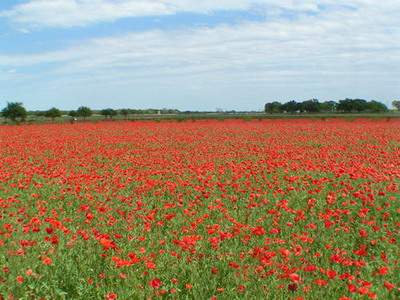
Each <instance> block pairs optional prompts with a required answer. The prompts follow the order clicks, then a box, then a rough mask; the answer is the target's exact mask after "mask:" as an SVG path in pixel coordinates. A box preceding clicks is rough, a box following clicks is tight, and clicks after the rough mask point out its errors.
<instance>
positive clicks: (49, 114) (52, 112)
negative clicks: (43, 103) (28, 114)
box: [44, 107, 61, 121]
mask: <svg viewBox="0 0 400 300" xmlns="http://www.w3.org/2000/svg"><path fill="white" fill-rule="evenodd" d="M44 116H45V117H46V118H51V119H52V120H53V121H54V119H55V118H59V117H61V111H60V110H59V109H57V108H55V107H53V108H51V109H49V110H48V111H46V112H45V113H44Z"/></svg>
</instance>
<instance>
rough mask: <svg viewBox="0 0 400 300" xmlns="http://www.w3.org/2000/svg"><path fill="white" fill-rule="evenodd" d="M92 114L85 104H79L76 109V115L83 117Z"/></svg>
mask: <svg viewBox="0 0 400 300" xmlns="http://www.w3.org/2000/svg"><path fill="white" fill-rule="evenodd" d="M92 114H93V112H92V110H91V109H90V108H89V107H86V106H81V107H79V108H78V109H77V111H76V116H77V117H82V118H83V119H86V118H88V117H90V116H91V115H92Z"/></svg>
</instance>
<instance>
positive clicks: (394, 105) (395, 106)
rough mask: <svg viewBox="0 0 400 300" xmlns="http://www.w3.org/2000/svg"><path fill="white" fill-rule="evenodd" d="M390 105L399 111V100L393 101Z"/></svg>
mask: <svg viewBox="0 0 400 300" xmlns="http://www.w3.org/2000/svg"><path fill="white" fill-rule="evenodd" d="M392 105H393V107H394V108H395V109H397V110H400V100H394V101H393V102H392Z"/></svg>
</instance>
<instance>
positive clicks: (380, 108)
mask: <svg viewBox="0 0 400 300" xmlns="http://www.w3.org/2000/svg"><path fill="white" fill-rule="evenodd" d="M368 111H370V112H376V113H379V112H386V111H388V108H387V106H386V105H385V104H383V103H381V102H378V101H375V100H372V101H370V102H368Z"/></svg>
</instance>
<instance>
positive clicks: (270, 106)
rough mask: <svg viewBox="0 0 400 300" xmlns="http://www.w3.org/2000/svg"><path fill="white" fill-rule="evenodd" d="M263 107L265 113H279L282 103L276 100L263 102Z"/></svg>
mask: <svg viewBox="0 0 400 300" xmlns="http://www.w3.org/2000/svg"><path fill="white" fill-rule="evenodd" d="M264 109H265V112H266V113H270V114H273V113H280V112H282V103H280V102H277V101H274V102H271V103H267V104H265V108H264Z"/></svg>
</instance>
